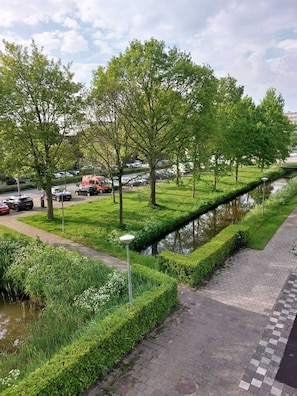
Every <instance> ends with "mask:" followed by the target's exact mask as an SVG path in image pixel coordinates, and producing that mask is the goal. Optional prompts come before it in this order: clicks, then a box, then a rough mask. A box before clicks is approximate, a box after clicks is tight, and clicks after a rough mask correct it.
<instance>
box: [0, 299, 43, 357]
mask: <svg viewBox="0 0 297 396" xmlns="http://www.w3.org/2000/svg"><path fill="white" fill-rule="evenodd" d="M39 312H40V311H39V309H36V308H35V309H34V307H32V306H31V305H30V304H29V302H28V301H11V300H10V298H8V297H7V296H5V295H3V294H2V295H0V354H1V353H2V352H4V351H5V352H8V353H13V352H16V351H17V350H18V349H19V348H20V346H21V344H22V343H23V342H24V341H25V339H26V334H27V326H28V325H30V324H31V323H34V322H35V321H36V320H37V318H38V314H39Z"/></svg>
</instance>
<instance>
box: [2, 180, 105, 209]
mask: <svg viewBox="0 0 297 396" xmlns="http://www.w3.org/2000/svg"><path fill="white" fill-rule="evenodd" d="M67 190H68V191H70V192H71V193H72V200H71V201H64V202H63V205H64V207H67V206H69V205H74V204H79V203H83V202H85V201H93V200H96V199H101V198H104V197H107V196H110V197H111V194H110V193H106V194H99V195H93V196H91V197H85V196H84V195H79V196H77V195H75V190H76V183H69V184H67ZM21 193H22V194H26V195H29V196H30V197H31V198H32V199H33V203H34V208H33V209H32V210H28V211H26V212H24V211H20V212H16V211H14V210H11V211H10V215H13V216H19V215H24V213H28V214H32V213H34V212H40V211H41V210H42V211H46V210H47V209H46V208H41V202H40V198H41V190H38V189H37V188H35V189H29V190H22V191H21ZM11 195H17V192H10V193H9V192H8V193H7V192H6V193H0V200H2V199H5V198H8V197H9V196H11ZM45 204H46V201H45ZM53 206H54V209H55V208H61V207H62V202H57V201H53Z"/></svg>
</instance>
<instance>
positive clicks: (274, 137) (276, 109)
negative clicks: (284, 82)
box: [254, 88, 294, 170]
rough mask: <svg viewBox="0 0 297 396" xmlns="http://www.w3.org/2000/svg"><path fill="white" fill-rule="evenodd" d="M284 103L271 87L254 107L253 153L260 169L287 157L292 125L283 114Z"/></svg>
mask: <svg viewBox="0 0 297 396" xmlns="http://www.w3.org/2000/svg"><path fill="white" fill-rule="evenodd" d="M284 105H285V103H284V99H283V97H282V95H281V94H277V92H276V90H275V89H274V88H271V89H268V90H267V91H266V95H265V97H264V98H263V100H262V101H261V103H260V104H259V105H258V106H257V108H256V134H255V140H254V155H255V156H256V157H257V162H258V165H259V167H260V168H261V170H263V169H264V167H265V166H268V165H271V164H273V163H274V162H275V161H277V160H279V161H284V160H285V159H286V158H287V157H288V154H289V147H290V137H291V133H292V131H293V129H294V127H293V125H292V124H291V122H290V120H289V119H288V117H286V116H285V115H284Z"/></svg>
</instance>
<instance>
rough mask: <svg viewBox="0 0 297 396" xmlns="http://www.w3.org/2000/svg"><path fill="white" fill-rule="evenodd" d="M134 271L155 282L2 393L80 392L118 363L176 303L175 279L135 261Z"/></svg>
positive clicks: (28, 394)
mask: <svg viewBox="0 0 297 396" xmlns="http://www.w3.org/2000/svg"><path fill="white" fill-rule="evenodd" d="M132 275H133V276H135V277H136V278H138V279H141V278H145V279H150V280H151V281H152V282H153V283H154V284H155V285H156V286H155V287H153V288H152V289H151V290H150V291H147V292H145V293H143V295H141V296H139V297H138V298H136V299H135V300H134V305H133V306H130V305H129V304H126V305H123V306H122V307H120V308H119V309H117V310H116V311H115V312H114V313H112V314H111V315H109V316H108V317H106V318H105V319H104V320H102V321H99V322H98V321H96V320H95V321H93V322H92V323H90V324H89V326H88V328H87V329H86V330H85V331H84V334H82V336H81V337H80V338H79V339H77V340H76V341H74V342H73V343H72V344H71V345H69V346H67V347H65V348H64V349H62V350H61V351H60V352H59V353H58V354H56V355H55V356H54V357H53V358H52V359H51V360H49V361H48V362H46V363H45V364H44V365H43V366H42V367H40V368H39V369H37V370H35V371H34V372H33V373H32V374H30V375H29V376H27V377H26V378H25V379H24V380H23V381H22V382H20V383H19V384H17V385H16V386H14V387H12V388H9V389H7V390H5V391H3V392H2V395H3V396H5V395H6V396H16V395H18V396H21V395H24V396H33V395H35V396H37V395H41V394H42V395H43V396H46V395H50V396H54V395H57V396H60V395H61V394H63V395H76V394H80V393H81V392H82V391H83V390H84V389H86V388H87V387H88V386H89V385H90V384H92V383H94V381H95V380H97V379H98V376H102V375H103V374H104V373H105V372H106V371H107V370H108V369H109V368H111V367H112V366H114V365H115V364H116V363H117V362H118V361H119V360H120V358H121V357H122V356H123V355H124V354H125V353H127V352H128V351H129V350H131V349H132V348H133V347H134V345H135V344H136V343H137V342H138V341H139V340H140V339H141V338H142V337H143V336H144V334H146V333H148V332H149V331H150V330H151V329H153V328H154V327H155V326H156V325H157V324H160V323H161V322H162V321H163V320H164V319H165V318H166V316H167V315H168V314H169V313H170V312H171V311H172V310H173V309H175V308H176V307H177V283H176V282H175V281H174V280H172V279H170V278H169V277H167V276H166V275H162V274H158V273H157V272H155V271H152V270H149V269H147V268H144V267H142V266H138V265H134V266H133V267H132Z"/></svg>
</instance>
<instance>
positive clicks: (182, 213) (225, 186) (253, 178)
mask: <svg viewBox="0 0 297 396" xmlns="http://www.w3.org/2000/svg"><path fill="white" fill-rule="evenodd" d="M283 174H284V171H283V170H281V169H279V168H271V169H268V170H267V172H266V173H265V175H266V176H268V177H269V180H275V179H277V178H279V177H281V176H282V175H283ZM262 176H263V173H261V172H260V170H259V169H258V168H257V167H256V166H244V167H242V168H240V169H239V177H238V181H237V182H235V180H234V176H233V175H232V174H231V175H230V174H226V175H224V177H221V178H220V180H219V182H218V186H217V187H218V188H217V191H216V192H215V191H213V189H212V175H211V174H209V173H205V174H203V175H202V176H201V178H200V179H199V181H197V182H196V186H197V187H196V188H197V191H199V194H197V196H196V197H195V198H192V182H191V178H190V177H186V178H184V183H183V186H182V187H180V186H177V185H176V184H175V183H174V182H168V183H162V184H157V190H156V192H157V197H158V202H159V206H158V207H157V208H154V209H153V208H151V207H150V206H149V205H148V204H147V200H146V197H148V195H149V191H148V190H147V189H146V188H144V189H143V190H142V194H143V196H144V197H145V198H144V199H143V200H141V201H139V200H138V193H137V191H135V192H134V191H133V192H129V193H127V194H125V204H124V207H125V223H124V225H123V226H122V227H119V224H118V204H117V203H115V204H114V203H111V199H110V197H107V198H103V199H100V200H96V201H92V202H88V203H84V204H79V205H73V206H69V207H67V208H65V210H64V214H65V216H64V218H65V234H63V233H62V230H61V221H62V213H61V211H60V210H57V211H56V212H55V219H54V221H47V220H46V219H45V216H44V214H37V215H34V216H30V217H27V216H26V217H23V218H22V219H20V220H21V221H23V222H25V223H27V224H30V225H33V226H35V227H37V228H41V229H44V230H46V231H49V232H52V233H54V234H56V235H60V236H62V237H66V238H68V239H70V240H73V241H75V242H78V243H81V244H83V245H86V246H89V247H92V248H94V249H96V250H98V251H101V252H105V253H108V254H111V255H113V256H116V257H119V258H122V259H125V251H124V250H123V248H122V246H121V244H120V242H119V237H120V236H121V235H123V234H124V233H131V234H133V235H135V241H134V242H133V246H132V247H133V248H134V249H141V248H142V247H143V246H144V244H147V243H149V242H150V241H153V240H155V239H156V238H158V237H159V236H160V235H161V234H162V233H164V232H168V231H171V230H174V229H175V228H176V227H178V226H179V225H181V224H183V223H184V222H185V221H187V220H188V219H189V218H191V217H194V216H197V215H199V214H201V213H203V212H205V211H207V210H209V208H210V207H212V206H216V205H219V204H220V203H223V202H225V201H226V200H228V199H232V198H233V197H235V196H236V195H238V194H241V193H244V192H246V191H249V190H250V189H251V188H254V187H256V186H257V185H259V184H261V180H260V178H261V177H262ZM73 219H75V221H73ZM107 219H108V221H107ZM78 229H79V232H78ZM137 260H141V261H142V260H144V259H143V258H142V257H140V258H139V257H137Z"/></svg>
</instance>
